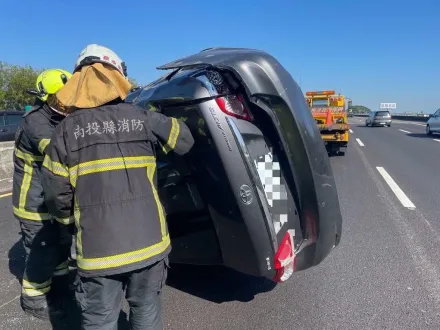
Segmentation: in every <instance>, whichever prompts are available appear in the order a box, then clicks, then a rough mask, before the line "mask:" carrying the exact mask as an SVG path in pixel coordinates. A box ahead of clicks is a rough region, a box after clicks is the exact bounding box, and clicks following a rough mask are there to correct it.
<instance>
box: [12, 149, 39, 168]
mask: <svg viewBox="0 0 440 330" xmlns="http://www.w3.org/2000/svg"><path fill="white" fill-rule="evenodd" d="M15 156H17V157H18V158H21V159H23V160H24V161H25V163H26V164H28V165H32V162H42V161H43V160H44V157H43V156H37V155H32V154H30V153H28V152H24V151H21V150H20V149H18V148H15Z"/></svg>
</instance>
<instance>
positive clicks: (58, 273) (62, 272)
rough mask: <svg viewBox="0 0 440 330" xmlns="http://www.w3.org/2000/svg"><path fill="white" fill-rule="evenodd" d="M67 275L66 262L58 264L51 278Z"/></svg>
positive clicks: (67, 264)
mask: <svg viewBox="0 0 440 330" xmlns="http://www.w3.org/2000/svg"><path fill="white" fill-rule="evenodd" d="M67 274H69V260H66V261H64V262H62V263H61V264H59V265H58V266H57V268H55V271H54V272H53V276H63V275H67Z"/></svg>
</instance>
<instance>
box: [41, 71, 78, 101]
mask: <svg viewBox="0 0 440 330" xmlns="http://www.w3.org/2000/svg"><path fill="white" fill-rule="evenodd" d="M71 77H72V74H71V73H69V72H68V71H66V70H61V69H50V70H46V71H43V72H42V73H41V74H40V75H39V76H38V77H37V82H36V87H37V91H38V95H37V97H38V98H39V99H40V100H42V101H43V102H46V101H47V98H48V97H49V95H51V94H55V93H56V92H58V91H59V90H60V89H61V88H62V87H63V86H64V85H65V84H66V82H67V81H68V80H69V79H70V78H71Z"/></svg>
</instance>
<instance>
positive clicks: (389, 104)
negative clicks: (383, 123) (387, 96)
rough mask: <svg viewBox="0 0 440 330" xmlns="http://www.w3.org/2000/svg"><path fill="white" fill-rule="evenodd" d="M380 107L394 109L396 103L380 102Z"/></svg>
mask: <svg viewBox="0 0 440 330" xmlns="http://www.w3.org/2000/svg"><path fill="white" fill-rule="evenodd" d="M380 108H381V109H396V108H397V106H396V103H381V104H380Z"/></svg>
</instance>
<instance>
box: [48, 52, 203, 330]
mask: <svg viewBox="0 0 440 330" xmlns="http://www.w3.org/2000/svg"><path fill="white" fill-rule="evenodd" d="M130 89H131V85H130V83H129V82H128V79H127V68H126V66H125V64H124V62H123V61H122V60H121V59H120V58H119V56H118V55H116V54H115V53H114V52H113V51H112V50H110V49H108V48H106V47H103V46H100V45H96V44H92V45H88V46H87V47H86V48H85V49H84V50H83V51H82V52H81V54H80V55H79V58H78V60H77V62H76V65H75V69H74V74H73V76H72V78H71V79H70V80H69V82H68V83H67V84H66V86H65V87H64V88H63V89H62V90H61V91H60V93H58V94H57V100H58V102H60V103H61V104H63V105H64V106H65V108H66V109H67V110H66V111H69V116H68V117H67V118H66V119H65V120H64V121H63V122H62V123H61V124H60V126H58V128H57V129H56V131H55V133H54V136H53V137H52V142H51V149H50V150H49V152H48V154H47V155H46V158H45V160H44V167H43V182H44V188H45V189H47V191H48V193H47V194H45V199H46V202H47V204H48V207H49V210H50V212H51V213H53V214H54V215H56V216H57V217H59V218H66V219H67V218H69V217H71V216H73V217H74V221H75V224H76V237H77V238H76V252H77V253H76V254H77V258H76V260H77V265H78V277H77V280H76V281H75V285H76V291H75V295H76V299H77V302H78V305H79V307H80V309H81V324H82V329H87V330H88V329H115V328H116V327H117V321H118V317H119V313H120V306H121V299H122V298H123V294H124V289H125V290H126V292H125V297H126V298H127V301H128V303H129V306H130V324H131V329H134V330H137V329H161V330H162V329H163V321H162V312H161V292H162V287H163V285H164V283H165V280H166V277H167V269H168V254H169V252H170V250H171V244H170V236H169V233H168V228H167V224H166V222H165V212H164V209H163V207H162V205H161V202H160V201H159V197H158V192H157V187H156V186H157V184H156V180H157V178H156V159H155V148H156V147H159V148H161V149H162V150H164V151H165V152H170V151H174V152H175V153H177V154H179V155H183V154H185V153H187V152H188V151H189V150H190V149H191V147H192V145H193V144H194V140H193V137H192V135H191V133H190V131H189V129H188V127H187V126H186V125H185V124H184V123H183V122H181V121H179V120H177V119H175V118H169V117H166V116H164V115H162V114H160V113H159V112H151V111H145V110H143V109H140V108H138V107H136V106H135V105H132V104H129V103H125V102H124V100H125V98H126V96H127V93H128V92H129V91H130Z"/></svg>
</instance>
